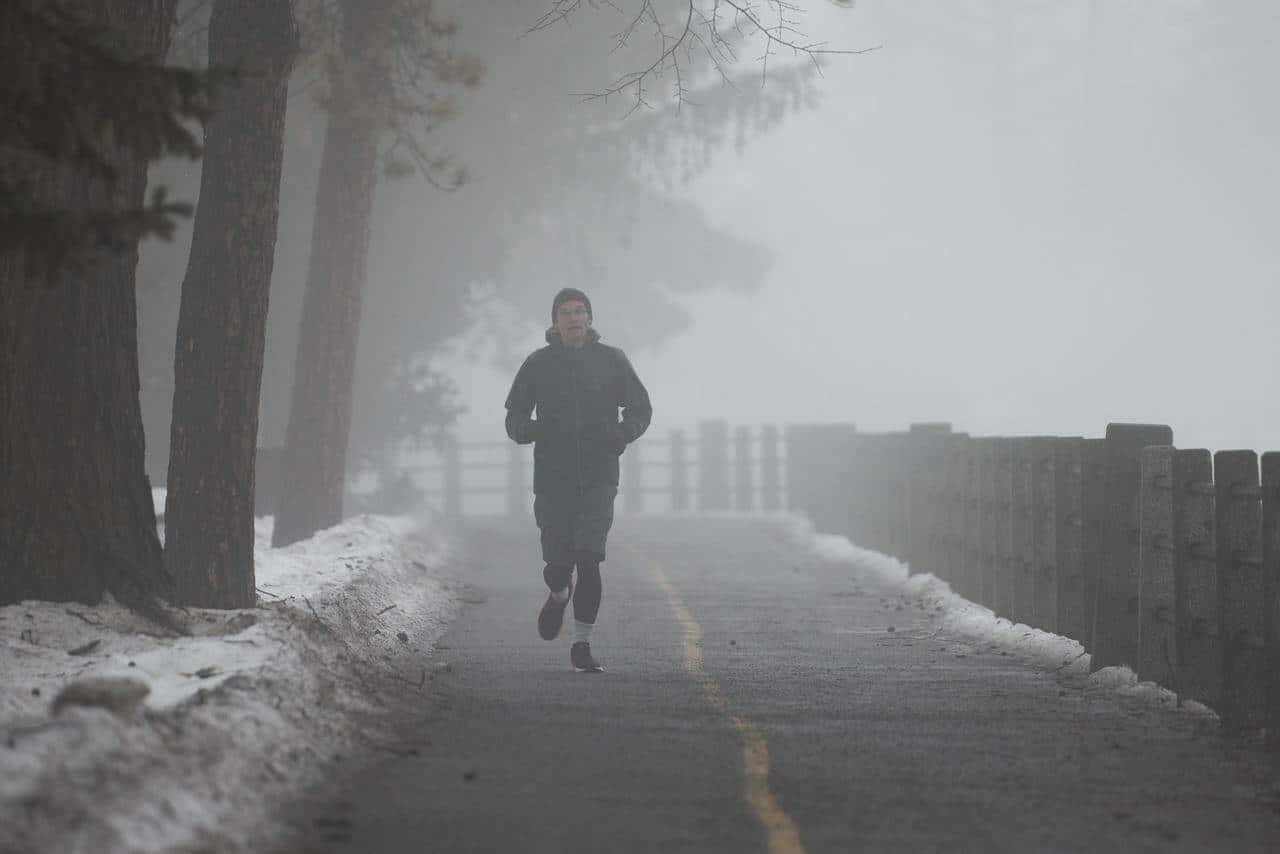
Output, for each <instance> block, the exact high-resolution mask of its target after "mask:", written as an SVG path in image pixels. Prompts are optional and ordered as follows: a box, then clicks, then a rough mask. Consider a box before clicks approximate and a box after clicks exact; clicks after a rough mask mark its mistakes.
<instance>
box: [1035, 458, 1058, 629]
mask: <svg viewBox="0 0 1280 854" xmlns="http://www.w3.org/2000/svg"><path fill="white" fill-rule="evenodd" d="M1055 444H1056V440H1055V439H1052V438H1046V437H1042V436H1038V437H1036V438H1033V439H1031V440H1030V441H1029V447H1030V449H1031V496H1032V498H1031V550H1032V554H1033V555H1034V556H1035V557H1034V559H1033V561H1032V566H1033V570H1032V572H1033V574H1034V575H1035V581H1034V582H1033V583H1032V589H1033V591H1034V592H1033V593H1032V596H1031V603H1032V604H1031V620H1032V622H1029V623H1028V625H1031V626H1034V627H1035V628H1037V629H1042V630H1044V631H1046V632H1054V633H1055V634H1056V633H1057V631H1058V563H1057V561H1058V541H1057V533H1058V531H1057V522H1058V509H1057V502H1056V500H1055V499H1056V498H1057V486H1056V483H1055V482H1056V480H1057V477H1056V474H1057V473H1056V472H1055V471H1054V462H1055V460H1054V445H1055Z"/></svg>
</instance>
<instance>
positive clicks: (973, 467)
mask: <svg viewBox="0 0 1280 854" xmlns="http://www.w3.org/2000/svg"><path fill="white" fill-rule="evenodd" d="M964 444H965V449H964V530H963V536H964V565H963V567H962V568H961V570H960V590H961V593H960V595H962V596H964V598H966V599H968V600H969V601H970V602H978V600H980V599H981V598H982V454H981V452H980V450H979V448H980V446H981V444H982V440H981V439H970V440H969V441H967V442H965V443H964Z"/></svg>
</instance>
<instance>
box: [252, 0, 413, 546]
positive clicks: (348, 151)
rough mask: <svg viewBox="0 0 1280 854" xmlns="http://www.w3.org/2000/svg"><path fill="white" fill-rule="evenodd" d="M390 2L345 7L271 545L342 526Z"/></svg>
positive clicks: (351, 2) (352, 2)
mask: <svg viewBox="0 0 1280 854" xmlns="http://www.w3.org/2000/svg"><path fill="white" fill-rule="evenodd" d="M388 5H389V4H388V3H387V0H378V2H376V3H358V2H356V0H346V2H344V3H343V34H342V48H343V57H344V60H345V61H346V62H345V66H346V71H345V73H344V74H343V76H342V79H340V80H336V81H335V83H334V87H333V90H334V91H333V99H332V106H331V109H330V115H329V125H328V128H327V130H326V132H325V140H324V154H323V155H322V158H321V161H320V179H319V189H318V191H317V193H316V216H315V224H314V226H313V228H312V232H311V259H310V265H309V269H308V272H307V290H306V295H305V297H304V302H303V307H302V329H301V334H300V335H299V337H298V354H297V360H296V362H295V368H294V380H293V396H292V403H291V406H290V409H289V427H288V430H287V432H286V434H285V444H284V454H283V460H282V466H281V497H280V506H279V509H278V511H277V513H276V520H275V529H274V533H273V537H272V545H274V546H284V545H288V544H289V543H293V542H297V541H298V540H302V539H305V538H307V537H309V536H311V535H312V534H314V533H315V532H316V531H318V530H320V529H321V528H326V527H329V526H330V525H335V524H337V523H338V522H340V521H341V520H342V492H343V483H344V480H345V475H346V465H347V445H348V440H349V436H350V432H351V400H352V383H353V381H354V377H355V365H356V344H357V341H358V337H359V331H360V306H361V298H362V294H363V291H364V283H365V267H366V259H367V257H368V252H369V220H370V215H371V213H372V209H373V195H374V189H375V187H376V186H377V177H378V136H379V129H380V127H379V124H378V120H377V112H378V110H377V107H376V106H374V107H372V108H371V106H370V105H377V104H379V103H382V102H385V93H386V91H387V86H388V82H387V74H386V69H385V68H384V66H383V63H382V59H381V57H382V55H383V50H382V48H383V47H385V46H383V45H379V44H378V41H379V39H382V38H387V37H388V28H387V26H386V21H387V8H386V7H387V6H388Z"/></svg>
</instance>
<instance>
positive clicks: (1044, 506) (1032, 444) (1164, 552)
mask: <svg viewBox="0 0 1280 854" xmlns="http://www.w3.org/2000/svg"><path fill="white" fill-rule="evenodd" d="M787 432H788V446H789V447H790V448H793V450H792V451H791V454H790V457H789V465H788V469H787V472H788V482H789V483H788V491H789V496H790V507H791V509H794V510H798V511H802V512H805V513H808V514H809V516H810V517H811V518H812V519H813V520H814V523H815V525H816V526H817V527H818V528H820V529H822V530H825V531H827V532H832V533H841V534H845V535H847V536H849V537H850V538H851V539H852V540H853V541H854V542H856V543H858V544H859V545H862V546H865V547H868V548H873V549H875V550H877V551H881V552H885V553H887V554H891V555H894V556H896V557H898V558H900V559H902V560H904V561H905V562H906V563H907V564H908V565H909V566H910V567H911V569H912V571H914V572H931V573H933V574H934V575H937V576H938V577H940V578H942V579H944V580H946V581H947V582H948V583H949V584H950V585H951V586H952V588H953V589H955V590H956V592H958V593H960V594H961V595H963V596H965V597H966V598H967V599H970V600H971V601H974V602H977V603H979V604H982V605H985V606H986V607H988V608H990V609H991V610H992V611H993V612H994V613H995V614H996V615H998V616H1001V617H1006V618H1008V619H1010V620H1012V621H1015V622H1019V623H1025V624H1027V625H1028V626H1032V627H1035V628H1040V629H1044V630H1046V631H1051V632H1056V633H1058V634H1062V635H1066V636H1069V637H1071V638H1074V639H1076V640H1079V641H1080V642H1081V643H1082V644H1083V645H1084V646H1085V648H1086V649H1087V650H1088V651H1089V652H1090V653H1091V654H1092V662H1093V664H1092V666H1093V668H1094V669H1097V668H1100V667H1105V666H1108V665H1117V664H1125V665H1128V666H1129V667H1131V668H1132V669H1133V670H1134V671H1135V672H1136V673H1137V674H1138V676H1139V677H1140V678H1141V679H1144V680H1152V681H1155V682H1157V683H1159V684H1161V685H1163V686H1165V687H1167V688H1169V689H1171V690H1173V691H1174V692H1176V693H1177V694H1178V695H1179V696H1181V697H1188V698H1193V699H1195V700H1199V701H1201V702H1204V703H1206V704H1208V705H1210V706H1211V707H1213V708H1214V709H1216V710H1217V711H1218V712H1219V714H1220V716H1221V720H1222V724H1223V728H1224V731H1226V732H1228V733H1242V732H1256V731H1257V730H1259V729H1265V730H1266V733H1267V746H1268V748H1269V749H1280V453H1276V452H1269V453H1265V454H1262V455H1261V459H1259V455H1258V454H1257V453H1256V452H1254V451H1248V450H1245V451H1219V452H1218V453H1216V454H1213V455H1211V454H1210V453H1209V452H1208V451H1206V450H1185V449H1178V448H1175V447H1173V433H1172V430H1170V428H1169V427H1167V426H1164V425H1150V424H1111V425H1108V427H1107V430H1106V435H1105V438H1101V439H1086V438H1081V437H1056V436H1030V437H972V436H969V435H967V434H963V433H954V432H952V431H951V429H950V426H949V425H945V424H930V425H913V426H912V427H911V429H910V430H908V431H906V432H901V433H882V434H868V433H859V432H858V431H857V430H856V428H855V427H854V425H851V424H850V425H822V426H814V427H801V428H790V429H788V431H787Z"/></svg>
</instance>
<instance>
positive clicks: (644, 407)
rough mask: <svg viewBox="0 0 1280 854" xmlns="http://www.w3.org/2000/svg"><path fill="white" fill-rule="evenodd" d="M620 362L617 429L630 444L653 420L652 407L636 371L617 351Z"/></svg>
mask: <svg viewBox="0 0 1280 854" xmlns="http://www.w3.org/2000/svg"><path fill="white" fill-rule="evenodd" d="M618 356H619V357H620V361H621V362H622V382H621V389H620V392H621V393H620V394H619V399H618V406H620V407H621V408H622V423H621V425H619V429H620V430H621V431H622V434H623V438H625V439H626V441H627V443H628V444H630V443H631V442H634V441H635V440H636V439H639V438H640V437H641V436H643V435H644V431H646V430H648V429H649V422H650V421H652V420H653V405H652V404H651V403H650V402H649V392H648V390H647V389H645V387H644V383H642V382H640V377H639V376H638V375H637V374H636V369H635V368H633V367H631V360H629V359H628V358H627V357H626V355H625V354H624V353H623V352H622V351H621V350H619V351H618Z"/></svg>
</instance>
